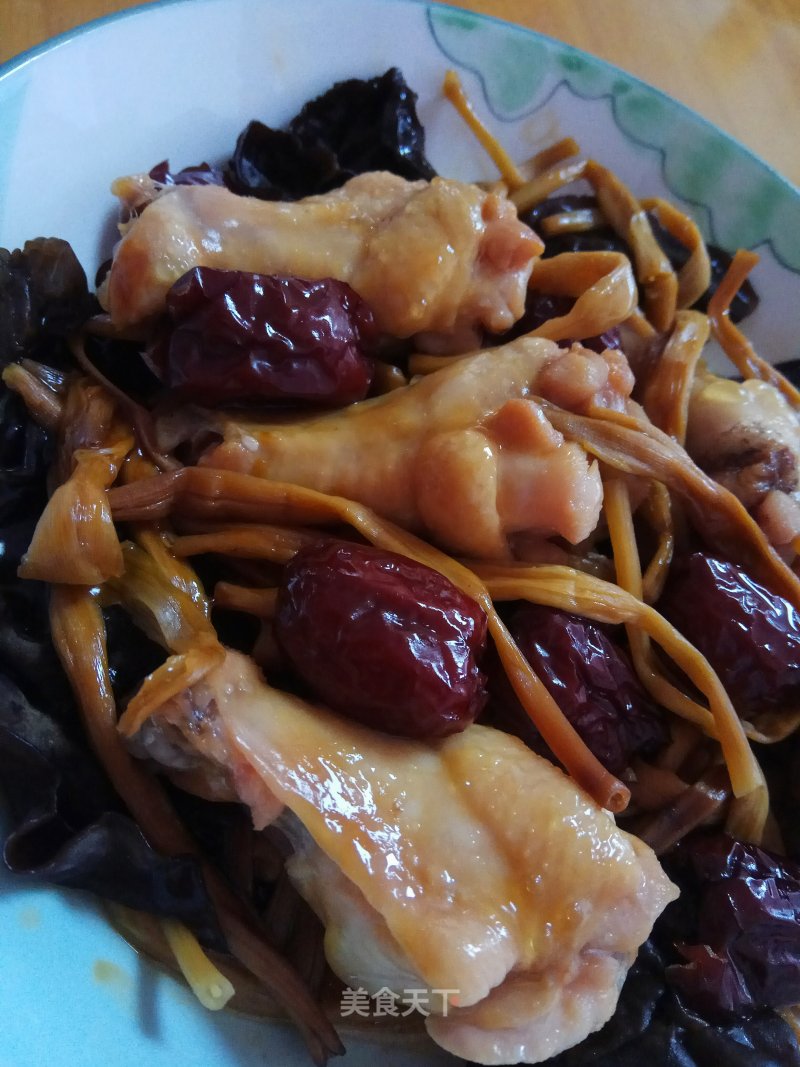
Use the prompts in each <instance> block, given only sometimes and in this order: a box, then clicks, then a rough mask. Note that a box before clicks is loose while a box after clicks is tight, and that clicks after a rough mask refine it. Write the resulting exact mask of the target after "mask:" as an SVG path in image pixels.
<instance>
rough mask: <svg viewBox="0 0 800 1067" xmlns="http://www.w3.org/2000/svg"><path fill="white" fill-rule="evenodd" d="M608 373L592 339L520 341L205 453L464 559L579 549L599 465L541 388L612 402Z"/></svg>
mask: <svg viewBox="0 0 800 1067" xmlns="http://www.w3.org/2000/svg"><path fill="white" fill-rule="evenodd" d="M609 374H610V372H609V363H608V362H607V361H606V360H605V359H604V358H603V357H602V356H600V355H597V354H595V353H593V352H589V351H588V350H586V349H583V348H580V347H579V346H575V347H574V348H573V349H571V350H569V351H565V350H563V349H560V348H559V347H558V346H557V345H556V344H555V343H554V342H552V341H546V340H544V339H542V338H533V337H521V338H519V339H517V340H516V341H512V342H510V343H509V344H506V345H503V346H501V347H499V348H495V349H485V350H484V351H482V352H480V353H478V354H477V355H474V356H469V357H467V358H465V359H461V360H458V361H456V362H454V363H453V365H452V366H450V367H447V368H445V369H444V370H440V371H437V372H436V373H434V374H431V375H429V376H428V377H426V378H423V379H421V380H418V381H416V382H414V383H412V384H411V385H410V386H408V387H406V388H403V389H398V390H395V391H394V392H392V393H388V394H386V395H385V396H382V397H378V398H376V399H374V400H367V401H363V402H362V403H359V404H353V405H352V406H351V407H349V408H346V409H344V410H342V411H336V412H333V413H331V414H326V415H322V416H315V417H312V418H308V419H300V420H294V421H284V422H274V421H262V422H246V421H243V420H237V421H235V422H234V421H229V422H228V423H227V425H226V426H225V427H224V440H223V442H222V444H220V445H218V446H216V447H213V448H212V449H211V450H210V451H209V452H208V453H207V454H206V455H205V456H204V457H203V458H202V460H201V462H202V463H203V464H205V465H208V466H211V467H218V468H225V469H229V470H236V471H240V472H243V473H247V474H254V475H257V476H259V477H262V478H269V479H271V480H273V481H280V482H292V483H294V484H296V485H303V486H305V487H307V488H309V489H316V490H318V491H320V492H324V493H331V494H334V495H338V496H343V497H347V498H349V499H352V500H358V501H359V502H360V503H362V504H366V505H367V506H368V507H370V508H372V509H373V510H375V511H377V512H378V513H379V514H380V515H383V516H384V517H385V518H388V519H392V520H393V521H394V522H397V523H399V524H400V525H401V526H404V527H405V528H406V529H410V530H415V531H419V532H422V533H427V534H428V535H430V537H431V538H432V539H433V540H435V541H437V542H438V543H439V544H441V545H443V546H444V547H445V548H448V549H450V550H452V551H454V552H457V553H460V554H463V555H468V556H473V557H477V558H484V559H498V558H505V557H507V556H508V555H509V537H513V535H515V534H525V535H530V534H536V535H541V536H552V535H556V534H558V535H560V536H562V537H564V538H566V540H568V541H570V542H571V543H573V544H577V543H578V542H579V541H582V540H583V539H584V538H586V537H588V536H589V534H590V533H591V532H592V531H593V530H594V529H595V527H596V526H597V522H598V520H599V517H600V508H601V505H602V499H603V488H602V483H601V480H600V474H599V472H598V469H597V464H596V463H594V462H592V461H591V460H590V459H589V457H588V456H587V454H586V452H585V451H584V449H583V448H582V447H581V446H580V445H579V444H575V443H573V442H568V441H565V440H564V438H563V437H562V435H561V434H560V433H559V432H558V431H557V430H555V429H554V428H553V426H551V424H550V423H549V422H548V420H547V418H546V416H545V414H544V412H543V410H542V408H541V406H540V405H539V404H537V402H536V400H535V399H534V397H537V396H538V397H544V398H545V399H547V400H550V401H552V402H553V403H556V404H559V405H560V406H562V407H568V408H570V409H571V410H576V409H581V408H583V407H584V406H585V405H587V404H589V403H590V402H591V401H593V400H596V399H598V398H601V399H602V401H603V402H606V401H608V386H609ZM615 380H623V381H625V382H626V383H627V387H629V385H630V383H629V382H628V379H627V378H624V376H620V375H616V376H615Z"/></svg>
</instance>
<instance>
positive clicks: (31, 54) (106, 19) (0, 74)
mask: <svg viewBox="0 0 800 1067" xmlns="http://www.w3.org/2000/svg"><path fill="white" fill-rule="evenodd" d="M192 2H193V0H149V2H145V3H141V4H136V5H135V6H133V7H129V8H126V9H125V10H124V11H115V12H112V13H111V14H109V15H102V16H101V17H100V18H96V19H92V20H91V21H90V22H85V23H82V24H81V25H80V26H75V27H73V28H72V29H71V30H65V31H64V33H60V34H58V35H57V36H56V37H51V38H49V39H48V40H47V41H43V42H42V43H41V44H38V45H35V46H34V47H33V48H29V49H27V50H26V51H25V52H20V54H19V55H17V56H13V57H12V58H11V59H9V60H7V61H6V62H5V63H3V64H2V65H0V82H2V81H3V80H4V79H5V78H6V77H8V75H10V74H13V73H14V72H15V71H17V70H20V69H21V68H22V67H24V66H26V65H27V64H28V63H30V62H31V61H33V60H35V59H38V58H39V56H42V55H45V54H46V53H48V52H52V51H54V50H55V49H56V48H61V47H62V46H63V45H65V44H69V42H70V41H73V40H75V39H76V38H78V37H82V36H83V35H84V34H86V33H91V32H92V31H93V30H96V29H100V28H101V27H103V26H107V25H109V24H110V23H113V22H121V21H122V20H124V19H127V18H134V17H136V16H137V15H140V14H142V13H143V12H145V11H150V10H157V9H158V8H162V7H173V6H176V5H178V4H189V3H192ZM376 3H384V4H387V3H391V4H395V5H397V6H398V7H401V6H411V5H414V6H416V7H424V8H425V9H426V12H427V21H428V27H429V29H430V31H431V34H432V36H433V39H434V41H436V44H437V46H438V47H439V48H440V49H441V50H442V51H443V52H444V54H445V55H447V53H446V52H445V51H444V49H443V48H442V46H441V45H440V44H439V41H438V39H437V38H436V34H435V32H434V29H433V26H432V23H431V12H432V11H433V10H437V9H443V10H445V11H454V12H460V13H462V14H466V15H469V16H470V17H471V18H473V19H475V21H476V22H485V23H490V24H492V25H495V26H503V27H510V28H511V29H513V30H514V31H515V32H517V33H522V34H526V35H527V36H529V37H531V38H533V39H535V40H540V41H544V42H545V43H546V44H547V45H549V46H550V47H551V48H553V49H554V50H561V51H562V52H564V53H565V54H567V55H573V56H577V57H579V58H581V59H588V60H590V61H591V62H592V63H595V64H597V65H598V66H599V67H601V68H603V69H604V70H605V71H607V72H608V73H609V74H613V75H616V76H621V77H623V78H626V79H628V80H629V81H630V82H632V83H633V84H634V85H636V86H637V87H638V88H640V89H644V90H646V91H648V92H650V93H653V94H654V95H655V96H656V97H658V98H659V99H660V100H661V101H663V102H665V103H667V104H670V105H672V106H673V107H677V108H678V109H679V110H681V111H682V112H684V114H685V115H687V116H688V117H689V118H691V119H692V120H693V121H695V122H696V123H698V124H700V125H702V126H705V127H706V128H707V129H709V130H711V131H714V132H718V133H721V134H723V136H725V137H726V138H727V139H728V140H729V141H731V142H732V143H733V144H734V145H736V147H737V148H738V149H739V151H740V152H742V153H743V154H744V155H745V156H747V157H748V158H749V159H750V160H751V161H752V162H754V163H755V164H757V165H758V166H759V167H761V168H762V169H763V170H765V171H766V172H767V173H768V174H769V175H770V176H771V177H772V178H775V179H777V180H778V181H779V182H780V183H781V184H782V185H784V186H786V188H787V189H788V191H789V192H791V193H792V194H793V195H794V196H796V197H797V198H798V200H800V187H798V186H796V185H795V184H794V183H793V182H791V181H789V179H788V178H786V177H785V176H784V175H783V174H781V173H780V171H778V170H776V169H775V167H773V166H772V164H770V163H767V161H766V160H764V159H762V158H761V156H759V155H757V154H756V153H755V152H754V151H753V150H752V149H751V148H748V147H747V145H745V144H743V143H742V142H741V141H740V140H739V139H738V138H737V137H734V136H733V134H730V133H728V132H727V130H723V129H722V127H720V126H717V125H716V124H715V123H713V122H711V120H710V119H707V118H706V117H705V116H704V115H702V114H700V112H699V111H695V110H694V108H691V107H689V105H688V104H684V103H683V102H682V101H681V100H678V99H677V98H676V97H674V96H670V95H669V93H667V92H665V91H664V90H663V89H659V88H658V87H657V86H655V85H651V84H650V82H646V81H644V80H643V79H642V78H639V77H638V76H637V75H635V74H631V73H630V72H629V71H627V70H624V69H623V68H622V67H618V66H616V64H614V63H610V62H609V61H608V60H606V59H601V58H600V57H599V56H595V55H593V54H592V53H591V52H585V51H584V50H583V49H581V48H576V47H575V45H572V44H568V43H567V42H566V41H561V40H559V39H558V38H557V37H550V36H548V35H547V34H545V33H540V32H539V31H538V30H532V29H530V28H529V27H527V26H520V25H519V24H518V23H515V22H507V21H506V20H505V19H500V18H497V16H496V15H486V14H483V13H481V12H477V11H471V10H469V9H468V8H462V7H458V5H456V4H449V3H436V4H432V3H430V0H376ZM448 58H449V57H448ZM460 65H463V64H460ZM467 69H470V68H467ZM473 73H477V72H473ZM478 77H479V78H480V80H481V86H482V88H483V90H484V97H486V88H485V85H484V84H483V78H482V77H481V76H480V74H478ZM576 95H580V94H576ZM601 95H605V94H601ZM600 98H601V97H593V98H592V99H600ZM486 103H487V106H488V107H489V108H490V110H492V109H491V105H490V104H489V101H488V97H486ZM492 113H493V114H494V111H492ZM526 114H530V112H527V113H526ZM496 117H497V118H498V119H500V120H501V121H512V120H509V119H506V120H503V118H502V116H499V115H497V116H496ZM521 117H523V116H522V115H520V116H515V117H514V119H513V121H517V120H518V119H519V118H521ZM626 136H628V134H626ZM632 139H633V140H636V139H635V138H632ZM639 143H641V144H642V146H643V147H646V148H651V149H653V150H654V151H659V152H662V153H663V149H661V148H659V147H658V146H657V145H651V144H648V143H647V142H639ZM682 199H685V198H682ZM701 206H703V207H707V205H705V204H701ZM788 269H791V268H788Z"/></svg>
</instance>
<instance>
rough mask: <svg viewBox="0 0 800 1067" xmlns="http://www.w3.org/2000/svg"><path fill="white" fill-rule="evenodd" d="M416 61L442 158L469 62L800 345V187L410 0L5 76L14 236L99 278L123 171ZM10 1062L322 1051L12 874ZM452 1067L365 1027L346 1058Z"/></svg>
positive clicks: (532, 134)
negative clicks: (742, 274) (455, 76)
mask: <svg viewBox="0 0 800 1067" xmlns="http://www.w3.org/2000/svg"><path fill="white" fill-rule="evenodd" d="M395 65H396V66H399V67H400V68H401V69H402V70H403V72H404V74H405V75H406V78H407V79H408V81H409V83H410V84H411V85H412V87H414V88H415V89H416V90H417V92H418V93H419V96H420V103H419V111H420V114H421V117H422V119H423V121H424V123H425V125H426V128H427V131H428V153H429V156H430V159H431V161H432V162H433V164H434V166H435V167H436V168H437V169H438V170H439V171H440V172H442V173H444V174H447V175H450V176H454V177H461V178H468V179H478V178H489V177H492V176H494V175H493V171H492V166H491V164H490V163H489V161H488V160H487V159H486V158H485V156H484V155H483V154H482V153H481V151H480V150H479V149H478V148H477V146H476V145H475V143H474V141H473V140H472V139H471V138H470V137H469V136H468V135H467V134H466V133H465V131H464V129H463V127H462V125H461V123H460V121H459V120H458V119H457V118H456V116H455V115H454V113H453V111H452V109H451V108H450V106H449V105H448V104H447V103H445V102H444V101H443V100H442V98H441V95H440V92H439V89H440V85H441V79H442V74H443V72H444V70H445V68H446V67H449V66H454V67H456V68H457V69H458V70H459V71H460V73H461V76H462V79H463V82H464V85H465V87H466V89H467V91H468V93H469V94H470V96H471V97H472V99H473V101H474V102H475V103H476V105H477V106H478V107H479V109H480V110H481V111H482V112H483V114H484V115H485V116H486V117H487V121H488V123H489V125H490V126H491V128H492V129H493V130H494V131H495V132H496V133H497V134H498V135H499V137H500V138H501V140H502V141H503V143H504V144H505V145H506V146H507V147H508V148H509V149H510V151H511V154H512V155H513V156H515V157H516V158H518V159H524V158H526V157H528V156H530V155H531V154H532V153H533V152H535V151H536V150H537V149H539V148H541V147H543V146H545V145H547V144H549V143H551V142H552V141H554V140H555V139H557V138H558V137H560V136H564V135H566V134H572V135H573V136H575V137H576V138H577V139H578V141H579V142H580V143H581V145H582V146H583V148H584V149H585V150H586V151H588V152H589V153H591V154H592V155H594V156H596V157H597V158H598V159H600V160H601V161H604V162H606V163H608V164H609V165H610V166H612V167H613V168H614V169H615V170H616V171H617V172H618V173H619V174H620V175H621V176H622V177H623V178H624V179H626V180H627V181H628V182H629V183H630V184H631V186H632V187H633V189H634V191H635V192H637V193H639V194H641V195H651V196H656V195H658V196H667V197H669V198H671V199H673V200H675V201H676V202H678V203H679V204H681V205H682V206H683V207H684V208H685V209H687V210H688V211H689V212H690V213H691V214H692V215H694V217H695V218H696V219H697V221H698V222H699V223H700V225H701V227H702V229H703V231H704V233H705V235H706V237H707V238H709V239H711V240H713V241H714V242H716V243H718V244H721V245H723V246H724V247H727V248H730V249H734V248H736V247H739V246H744V247H748V248H756V249H757V250H758V251H759V252H760V253H761V255H762V262H761V264H760V265H759V267H758V269H757V273H756V275H755V282H756V285H757V287H758V289H759V292H760V294H761V297H762V302H761V306H760V308H759V310H758V311H757V313H756V314H755V315H754V316H753V317H752V318H751V319H750V320H748V324H747V331H748V333H749V335H750V337H751V338H752V339H753V341H754V342H755V343H756V345H757V347H758V348H759V350H760V351H761V353H762V354H763V355H765V356H767V357H768V358H770V359H772V360H774V361H777V360H783V359H788V358H793V357H795V356H798V355H800V341H798V338H800V193H798V191H797V190H796V189H795V188H794V187H792V186H791V185H789V183H788V182H786V181H784V180H783V179H782V178H780V177H779V176H778V175H777V174H776V173H775V172H774V171H772V170H771V169H770V168H769V167H767V166H766V165H765V164H764V163H762V162H761V161H759V160H758V159H756V158H755V157H754V156H752V155H751V154H750V153H749V152H747V151H746V150H745V149H744V148H742V147H741V146H740V145H738V144H736V143H735V142H734V141H732V140H731V139H730V138H728V137H726V136H725V135H724V134H722V133H720V132H719V131H718V130H717V129H715V128H714V127H712V126H710V125H709V124H708V123H706V122H704V121H703V120H702V119H701V118H699V117H698V116H697V115H694V114H693V113H691V112H690V111H688V110H687V109H686V108H684V107H682V106H681V105H679V104H677V103H676V102H674V101H673V100H671V99H669V98H668V97H666V96H664V95H663V94H661V93H659V92H657V91H656V90H654V89H651V88H649V87H648V86H646V85H644V84H643V83H641V82H639V81H637V80H636V79H634V78H632V77H630V76H629V75H627V74H624V73H622V72H621V71H619V70H617V69H615V68H613V67H610V66H608V65H606V64H604V63H601V62H600V61H598V60H595V59H592V58H591V57H590V56H587V55H584V54H583V53H580V52H577V51H575V50H574V49H572V48H569V47H567V46H565V45H562V44H559V43H558V42H555V41H551V40H548V39H546V38H543V37H540V36H538V35H536V34H534V33H530V32H528V31H525V30H522V29H519V28H517V27H513V26H509V25H506V24H503V23H500V22H497V21H494V20H491V19H487V18H481V17H478V16H475V15H471V14H468V13H466V12H462V11H457V10H455V9H452V8H445V7H440V6H428V5H427V4H425V3H415V2H412V0H405V2H402V0H400V2H398V0H292V3H287V2H285V0H172V2H170V0H166V2H164V3H157V4H150V5H148V6H147V7H145V8H140V9H138V10H136V11H133V12H128V13H125V14H122V15H120V16H118V17H115V18H111V19H107V20H103V21H101V22H99V23H95V24H93V25H92V26H90V27H87V28H86V29H84V30H80V31H78V32H76V33H73V34H70V35H67V36H66V37H63V38H59V39H57V40H55V41H53V42H51V43H49V44H48V45H46V46H44V47H43V48H40V49H37V50H35V51H34V52H32V53H29V54H28V55H26V56H23V57H21V58H20V59H18V60H16V61H14V62H12V63H11V64H9V65H8V66H7V67H5V68H3V69H2V70H0V246H2V247H10V248H13V247H15V246H17V245H20V244H22V243H23V242H24V241H25V240H26V239H28V238H30V237H33V236H38V235H40V234H41V235H45V236H59V237H64V238H66V239H68V240H69V241H71V242H72V244H73V246H74V247H75V249H76V251H77V253H78V255H79V256H80V258H81V260H82V262H83V263H84V266H85V267H86V269H87V272H88V273H89V274H90V276H91V275H92V274H93V272H94V269H95V268H96V266H97V265H98V263H99V262H101V261H102V260H103V259H104V258H105V257H106V256H107V254H108V250H109V248H110V245H111V241H112V240H113V233H114V231H113V222H114V218H115V208H114V204H113V203H112V200H111V197H110V195H109V193H108V187H109V183H110V181H111V180H112V179H113V178H114V177H116V176H118V175H121V174H125V173H129V172H132V171H141V170H146V169H148V168H149V167H150V166H152V165H153V164H155V163H157V162H158V161H159V160H161V159H164V158H166V157H169V159H170V161H171V163H172V164H173V167H174V168H175V169H178V168H180V167H182V166H186V165H188V164H192V163H197V162H200V161H201V160H209V161H216V160H222V159H224V158H225V157H226V154H229V153H230V151H231V149H232V147H233V144H234V141H235V138H236V135H237V133H238V132H239V130H240V129H241V128H242V127H243V126H244V125H245V124H246V123H247V122H248V121H249V120H250V119H251V118H253V117H259V118H262V119H263V120H265V121H267V122H269V123H270V124H272V125H279V124H281V123H282V122H284V121H285V120H287V119H289V118H290V117H291V116H292V115H293V114H294V113H295V112H296V110H297V109H298V108H299V106H300V105H301V104H302V103H303V102H304V101H305V100H306V99H308V98H309V97H311V96H313V95H315V94H317V93H318V92H320V91H322V90H324V89H326V88H327V87H328V86H329V85H330V84H332V83H333V82H334V81H336V80H338V79H341V78H346V77H353V76H372V75H375V74H378V73H381V72H383V71H384V70H385V69H386V68H387V67H390V66H395ZM0 1003H2V1005H3V1018H2V1024H1V1025H0V1067H40V1065H41V1064H48V1067H142V1065H146V1067H195V1065H200V1064H203V1065H206V1064H211V1065H213V1067H244V1065H250V1064H260V1063H269V1064H274V1065H280V1067H293V1065H295V1064H297V1065H298V1067H299V1065H305V1064H306V1062H307V1060H306V1056H305V1053H304V1051H303V1049H302V1047H301V1044H300V1042H299V1041H298V1040H297V1039H296V1038H295V1036H294V1035H293V1034H292V1032H291V1031H290V1030H289V1028H288V1027H283V1026H279V1025H276V1024H266V1023H263V1022H257V1021H253V1020H249V1019H244V1018H242V1017H239V1016H235V1015H233V1014H231V1013H224V1012H223V1013H219V1014H216V1015H212V1014H211V1013H208V1012H205V1011H204V1010H203V1009H202V1008H200V1007H199V1006H198V1005H197V1004H196V1002H195V1001H194V999H193V998H192V997H191V995H190V994H189V993H188V992H186V991H185V990H184V989H183V988H182V987H181V985H180V984H179V983H177V982H175V981H174V980H173V979H171V978H169V977H167V976H165V975H163V974H161V973H159V972H158V971H156V970H155V969H154V968H152V967H150V966H149V965H148V964H147V963H145V962H143V961H142V960H140V959H139V958H138V957H137V955H136V954H135V953H134V952H133V950H131V949H130V948H129V947H128V946H127V945H126V944H125V943H124V942H123V941H121V940H120V939H119V938H118V937H117V935H116V934H114V933H113V931H111V930H110V929H109V927H108V926H107V924H106V922H105V920H104V919H103V917H102V915H101V914H100V913H99V912H98V911H97V909H96V908H95V906H94V905H93V904H92V903H91V902H89V901H87V900H86V899H84V898H83V897H81V896H80V895H78V894H70V893H61V892H58V891H55V890H52V889H48V888H31V887H30V886H28V885H26V884H23V883H20V882H18V881H14V880H12V879H11V878H10V877H9V876H7V875H6V874H5V873H2V872H0ZM376 1054H377V1055H379V1056H380V1058H381V1060H382V1062H383V1065H384V1067H412V1065H415V1067H423V1065H433V1064H438V1063H454V1062H455V1061H454V1060H452V1059H451V1058H450V1057H447V1056H445V1055H444V1054H442V1053H438V1052H436V1051H434V1050H430V1051H428V1050H427V1049H426V1050H422V1051H420V1050H419V1049H416V1050H413V1049H412V1050H402V1049H396V1048H394V1047H392V1046H391V1045H390V1044H387V1045H383V1046H381V1048H380V1050H379V1051H378V1050H377V1049H376V1048H375V1047H374V1046H368V1045H365V1044H359V1043H358V1042H354V1041H353V1040H350V1041H349V1042H348V1055H347V1058H346V1061H345V1062H346V1063H347V1064H348V1067H358V1065H362V1064H363V1065H366V1064H368V1063H372V1062H374V1060H375V1057H376Z"/></svg>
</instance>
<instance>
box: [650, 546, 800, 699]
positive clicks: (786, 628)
mask: <svg viewBox="0 0 800 1067" xmlns="http://www.w3.org/2000/svg"><path fill="white" fill-rule="evenodd" d="M658 610H659V611H660V612H661V613H662V614H664V615H666V617H667V618H668V619H669V621H670V622H671V623H672V624H673V625H674V626H676V627H677V629H679V630H680V631H681V633H682V634H683V635H684V637H687V638H688V639H689V640H690V641H691V642H692V644H693V645H695V646H696V647H697V648H698V649H699V650H700V651H701V652H702V653H703V655H704V656H705V657H706V659H707V660H708V662H709V663H710V664H711V666H712V667H713V668H714V670H715V671H716V672H717V674H718V675H719V677H720V680H721V681H722V684H723V685H724V686H725V688H726V689H727V690H728V692H729V693H730V695H731V699H732V700H733V702H734V704H735V705H736V708H737V710H738V711H739V712H740V713H741V714H743V715H744V714H755V713H757V712H759V711H764V710H766V709H776V710H779V709H781V708H785V707H789V706H792V705H796V703H797V701H798V699H800V619H798V617H797V612H796V611H795V610H794V608H793V607H792V605H791V604H790V603H788V601H786V600H784V599H783V597H780V596H777V595H776V594H775V593H771V592H770V591H769V590H768V589H765V588H764V586H763V585H761V584H760V583H759V582H757V581H755V579H753V578H751V577H750V575H749V574H747V572H746V571H743V570H742V569H741V567H737V566H736V565H735V564H734V563H728V562H726V561H724V560H719V559H712V558H711V557H710V556H705V555H703V554H702V553H701V552H695V553H694V554H693V555H691V556H689V557H688V558H686V559H683V560H678V561H677V562H676V564H675V565H674V566H673V568H672V573H671V575H670V580H669V582H668V584H667V588H666V590H665V591H664V595H663V596H662V598H661V600H660V601H659V603H658Z"/></svg>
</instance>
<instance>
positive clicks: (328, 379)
mask: <svg viewBox="0 0 800 1067" xmlns="http://www.w3.org/2000/svg"><path fill="white" fill-rule="evenodd" d="M167 312H168V315H169V317H170V320H171V325H170V326H169V327H168V328H167V329H166V331H165V333H164V334H162V335H161V337H160V338H159V340H158V341H157V343H156V345H155V346H154V348H153V349H152V351H151V353H150V359H151V362H152V364H153V366H154V367H155V369H156V370H157V371H158V372H159V373H160V375H161V377H162V378H163V380H164V382H165V384H166V385H168V386H170V387H171V388H172V389H174V390H175V391H176V392H177V393H178V394H179V395H180V396H181V397H182V398H183V399H187V400H193V401H195V402H196V403H199V404H206V405H208V406H211V407H214V406H218V405H220V404H231V403H259V402H260V403H264V402H269V403H284V404H285V403H297V402H302V403H313V404H319V405H331V406H339V405H344V404H351V403H353V402H354V401H356V400H363V399H364V397H365V396H366V395H367V391H368V390H369V386H370V383H371V381H372V373H373V362H372V360H371V358H370V356H369V355H368V354H367V353H368V349H369V348H371V347H372V345H373V344H374V342H375V340H376V337H377V330H376V327H375V322H374V319H373V316H372V312H371V311H370V309H369V308H368V307H367V305H366V304H365V303H364V301H363V300H362V299H361V297H360V296H359V295H358V294H357V293H356V292H355V291H354V290H353V289H351V288H350V286H349V285H347V284H346V283H345V282H340V281H336V280H335V279H333V278H325V279H322V280H320V281H306V280H305V279H303V278H293V277H286V276H282V275H264V274H250V273H248V272H246V271H235V270H232V271H223V270H215V269H214V268H211V267H195V268H194V269H193V270H190V271H188V272H187V273H186V274H184V275H183V277H182V278H179V279H178V281H177V282H175V284H174V285H173V286H172V288H171V289H170V291H169V293H168V294H167Z"/></svg>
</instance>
